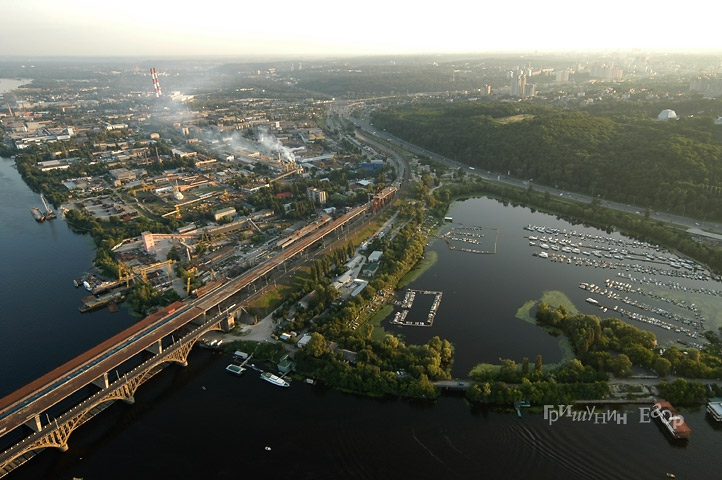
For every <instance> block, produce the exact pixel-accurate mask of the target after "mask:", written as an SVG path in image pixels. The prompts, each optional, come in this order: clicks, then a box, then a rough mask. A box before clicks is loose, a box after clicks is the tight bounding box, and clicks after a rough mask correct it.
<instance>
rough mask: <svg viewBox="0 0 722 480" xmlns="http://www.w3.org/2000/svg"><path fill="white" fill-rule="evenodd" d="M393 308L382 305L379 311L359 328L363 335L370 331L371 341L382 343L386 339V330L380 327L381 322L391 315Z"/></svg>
mask: <svg viewBox="0 0 722 480" xmlns="http://www.w3.org/2000/svg"><path fill="white" fill-rule="evenodd" d="M393 311H394V307H393V306H392V305H384V306H383V307H381V308H380V309H379V311H378V312H376V313H374V314H373V315H372V316H371V318H369V319H368V320H367V321H366V322H364V323H363V324H361V325H360V326H359V329H362V332H363V333H366V334H367V333H368V331H369V329H373V330H371V339H372V340H374V341H377V342H381V341H383V339H384V338H385V337H386V330H384V328H383V327H382V326H381V322H383V321H384V319H386V317H388V316H389V315H391V313H393Z"/></svg>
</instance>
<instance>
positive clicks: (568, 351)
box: [516, 290, 579, 367]
mask: <svg viewBox="0 0 722 480" xmlns="http://www.w3.org/2000/svg"><path fill="white" fill-rule="evenodd" d="M539 302H546V303H547V304H548V305H549V306H550V307H552V308H556V307H558V306H559V305H564V307H565V308H566V309H567V311H568V312H569V313H570V314H572V315H576V314H578V313H579V310H577V307H575V306H574V303H572V301H571V300H569V297H567V296H566V295H565V294H564V292H560V291H558V290H549V291H546V292H544V293H543V294H542V296H541V298H540V299H539V300H529V301H527V302H526V303H524V305H522V306H521V307H519V309H518V310H517V311H516V318H518V319H520V320H524V321H525V322H527V323H531V324H532V325H536V324H537V323H536V319H535V318H534V316H533V315H532V311H533V310H534V307H536V306H537V304H538V303H539ZM550 331H551V330H550ZM555 333H556V332H555ZM559 350H561V352H562V359H561V361H560V362H559V363H560V364H561V363H565V362H568V361H569V360H571V359H572V358H574V351H573V350H572V346H571V344H570V343H569V340H567V338H566V337H565V336H563V335H560V337H559ZM557 365H559V364H548V366H549V367H554V366H557Z"/></svg>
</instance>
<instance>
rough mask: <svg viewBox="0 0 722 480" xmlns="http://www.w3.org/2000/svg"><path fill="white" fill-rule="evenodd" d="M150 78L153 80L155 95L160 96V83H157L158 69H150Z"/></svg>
mask: <svg viewBox="0 0 722 480" xmlns="http://www.w3.org/2000/svg"><path fill="white" fill-rule="evenodd" d="M150 78H151V79H152V80H153V88H155V96H156V97H160V96H161V93H162V92H161V91H160V83H158V71H157V70H156V69H155V68H151V69H150Z"/></svg>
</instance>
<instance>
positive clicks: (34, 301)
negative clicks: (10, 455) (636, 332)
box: [0, 159, 722, 480]
mask: <svg viewBox="0 0 722 480" xmlns="http://www.w3.org/2000/svg"><path fill="white" fill-rule="evenodd" d="M39 204H40V199H39V196H38V195H37V194H35V193H33V192H31V191H30V190H29V189H28V188H27V187H26V186H25V185H24V184H23V183H22V181H21V179H20V178H19V175H18V174H17V171H16V170H15V169H14V168H13V166H12V162H11V161H10V160H7V159H2V160H0V247H2V252H3V258H4V260H3V267H4V268H3V272H2V274H0V282H2V283H1V284H0V295H2V296H1V297H0V300H1V301H2V305H3V312H2V316H0V332H2V347H3V348H2V349H0V380H1V382H0V387H1V388H2V392H1V393H0V394H2V395H4V394H7V393H8V392H10V391H12V390H13V389H15V388H17V387H18V386H21V385H23V384H25V383H27V382H29V381H31V380H33V379H34V378H36V377H37V376H39V375H40V374H42V373H45V372H46V371H48V370H51V369H52V368H53V367H55V366H57V365H58V364H59V363H61V362H63V361H66V360H68V359H70V358H72V357H73V356H74V355H77V354H79V353H81V352H82V351H84V350H86V349H87V348H89V347H90V346H92V345H95V344H97V343H98V342H100V341H102V340H104V339H106V338H108V337H110V336H111V335H112V334H114V333H116V332H118V331H120V330H122V329H124V328H126V327H127V326H129V325H130V324H132V323H133V321H134V319H133V318H132V317H131V316H130V315H128V313H127V312H126V311H125V310H123V309H121V311H120V312H118V313H109V312H108V311H107V310H101V311H99V312H93V313H90V314H80V313H79V312H78V310H77V305H78V303H79V300H80V298H81V297H82V296H83V295H84V292H82V291H80V290H76V289H75V288H74V287H73V285H72V278H74V277H77V276H78V275H79V273H82V272H83V271H86V270H89V269H90V268H91V263H92V257H93V244H92V242H91V241H90V239H89V238H88V237H86V236H82V235H76V234H73V233H72V232H70V231H69V229H68V227H67V225H66V224H65V223H64V222H63V221H62V220H59V219H58V220H55V221H54V222H51V223H47V222H46V223H43V224H38V223H36V222H35V221H34V220H33V218H32V216H31V215H30V211H29V209H30V207H32V206H36V205H39ZM449 214H450V215H451V216H453V217H454V222H455V223H456V222H459V223H464V224H467V225H475V226H479V227H482V228H483V229H484V230H482V232H483V234H484V235H485V236H484V237H483V238H484V241H486V240H487V239H488V238H489V237H490V236H491V235H492V233H491V232H492V231H493V232H494V237H495V238H496V230H498V240H497V253H496V254H495V255H476V254H471V253H463V252H460V251H451V250H449V249H447V247H446V244H445V243H444V242H442V241H440V240H437V241H434V242H432V243H431V245H430V246H429V248H431V249H434V250H436V251H437V252H438V255H439V261H438V262H437V263H436V264H435V265H434V266H433V267H432V268H431V269H429V271H428V272H426V273H425V274H424V275H423V276H422V277H421V278H419V279H418V280H417V281H416V282H415V283H414V284H413V285H411V287H412V288H418V289H428V290H436V291H443V298H442V302H441V305H440V307H439V309H438V314H437V316H436V318H435V320H434V325H433V326H432V327H430V328H422V327H398V326H387V327H386V328H388V329H389V330H391V331H395V332H398V333H401V334H402V335H403V336H404V338H405V339H406V341H407V342H423V341H426V340H427V339H428V338H430V337H431V336H433V335H439V336H442V337H444V338H448V339H449V340H451V341H452V342H453V343H454V345H455V348H456V363H455V365H454V374H455V376H459V377H463V376H464V375H466V374H467V373H468V370H469V369H470V367H471V366H473V365H474V364H475V363H476V362H478V361H483V360H487V361H495V360H497V359H498V357H508V358H514V359H516V360H517V361H520V360H521V357H523V356H528V357H529V358H532V359H533V358H534V357H535V356H536V355H537V354H539V353H541V354H542V355H543V357H544V360H545V362H546V363H548V362H553V361H555V360H558V359H559V358H560V355H561V354H560V351H559V348H558V339H556V338H554V337H551V336H549V335H547V334H546V333H544V332H543V331H541V330H540V329H538V328H536V327H535V326H533V325H531V324H527V323H525V322H523V321H521V320H518V319H516V318H515V317H514V314H515V312H516V309H517V308H518V307H519V306H520V305H521V304H523V303H524V302H525V301H527V300H530V299H536V298H538V297H539V295H540V294H541V293H542V292H543V291H544V290H547V289H560V290H564V291H565V292H567V293H568V294H569V296H570V298H572V300H574V301H575V303H576V304H577V306H578V307H580V309H583V310H588V311H589V313H595V310H594V309H593V307H592V306H591V305H588V304H585V303H584V298H586V297H587V296H588V293H587V292H584V291H582V290H580V289H578V287H577V283H578V282H579V281H595V282H598V281H599V280H598V279H597V278H598V277H600V278H601V277H603V276H605V275H607V276H608V275H609V274H610V272H606V271H601V270H599V269H594V268H584V267H575V266H572V265H561V264H552V263H551V262H549V261H547V260H542V259H540V258H537V257H533V256H532V255H531V252H532V250H531V249H530V247H529V246H528V239H526V238H524V235H525V234H527V233H528V232H525V231H523V230H522V227H523V226H524V225H526V224H528V223H532V224H537V225H542V224H543V225H547V226H551V227H555V226H557V227H560V228H568V229H577V230H579V229H580V227H579V226H572V225H569V224H567V223H566V222H563V221H561V220H557V219H555V218H554V217H551V216H548V215H543V214H539V213H532V212H530V211H529V210H528V209H525V208H521V207H509V206H503V205H502V204H500V203H498V202H495V201H493V200H488V199H473V200H467V201H463V202H457V203H456V204H454V205H453V207H452V209H451V211H450V213H449ZM447 228H451V227H447ZM485 247H486V245H485ZM602 280H603V279H602ZM412 311H413V310H412ZM414 314H418V312H415V311H414ZM189 362H190V363H189V366H187V367H185V368H182V367H177V366H171V367H169V368H166V369H165V370H164V371H163V372H162V373H161V374H160V375H159V376H157V377H156V378H154V379H153V380H152V381H150V382H148V383H147V384H145V385H143V386H142V387H141V388H140V389H139V391H138V392H137V394H136V402H135V404H134V405H126V404H123V403H118V404H115V405H113V406H112V407H111V408H109V409H108V410H106V411H105V412H104V413H103V414H102V415H101V416H100V417H98V418H95V419H93V420H92V421H91V422H89V423H88V424H86V425H85V426H83V427H82V428H80V429H79V430H78V431H76V432H74V433H73V435H72V436H71V438H70V449H69V450H68V451H67V452H64V453H62V452H58V451H51V450H48V451H45V452H43V453H42V454H41V455H40V456H39V457H37V458H35V459H33V460H32V461H30V462H29V463H27V464H26V465H24V466H22V467H21V468H20V469H18V470H17V471H15V472H13V473H12V474H11V475H10V476H9V477H8V478H11V479H38V478H43V479H68V480H69V479H71V478H73V477H82V478H86V479H94V478H103V479H125V478H129V477H131V478H137V479H151V478H183V479H185V478H216V479H225V478H229V479H230V478H240V477H241V476H245V475H249V474H252V475H254V476H258V475H261V476H263V477H264V478H287V477H289V476H291V477H294V478H301V479H337V478H341V477H343V478H350V479H385V478H389V479H391V478H393V479H398V478H418V479H427V478H428V479H432V478H433V479H439V478H459V479H466V478H509V479H515V478H532V479H558V478H565V479H577V478H579V479H607V478H609V479H620V478H634V479H659V478H665V473H666V472H674V473H676V474H677V478H696V479H713V478H715V479H716V478H719V471H720V466H722V461H720V459H719V445H720V442H722V430H720V429H719V428H718V427H717V426H716V425H714V424H712V423H711V422H710V421H709V420H708V418H707V417H706V416H705V414H704V411H703V410H700V411H695V412H688V411H685V412H684V414H685V419H686V421H687V423H688V424H689V425H690V427H691V428H692V430H693V435H692V439H691V440H690V441H689V442H687V443H686V444H682V445H678V444H675V443H672V442H670V441H669V440H668V437H667V436H665V435H664V433H663V432H662V431H661V430H660V428H659V427H658V426H657V425H656V424H654V423H640V421H639V420H640V414H639V411H638V410H637V409H636V408H632V407H629V408H627V415H628V416H627V423H626V424H616V423H608V424H604V425H602V424H593V423H592V422H573V421H571V419H560V420H559V421H557V422H555V423H553V424H549V422H548V421H547V420H545V419H544V418H543V416H542V415H541V414H525V415H524V416H523V418H517V416H516V415H515V414H510V413H500V412H494V411H490V410H486V409H482V408H478V407H470V406H469V405H468V404H467V403H466V402H465V401H464V399H463V398H462V397H460V396H443V397H442V398H440V399H439V400H438V401H437V402H435V403H434V404H427V403H420V402H407V401H402V400H371V399H367V398H360V397H356V396H353V395H347V394H342V393H339V392H335V391H329V390H326V389H324V388H322V387H319V386H310V385H306V384H301V383H299V382H296V383H294V384H293V385H292V386H291V387H290V388H288V389H280V388H277V387H274V386H272V385H270V384H268V383H266V382H263V381H260V380H259V379H258V378H257V377H256V375H249V374H248V373H247V374H246V375H245V376H244V377H240V378H238V377H233V376H231V375H228V374H226V372H225V371H224V367H225V365H226V364H227V363H228V362H229V359H228V358H226V357H225V356H224V355H221V354H213V353H210V352H208V351H200V350H199V351H194V352H192V353H191V356H190V359H189ZM249 373H250V372H249ZM266 446H269V447H271V450H270V451H269V450H266V448H265V447H266Z"/></svg>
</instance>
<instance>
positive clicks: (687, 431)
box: [652, 401, 692, 440]
mask: <svg viewBox="0 0 722 480" xmlns="http://www.w3.org/2000/svg"><path fill="white" fill-rule="evenodd" d="M654 410H656V412H657V414H656V415H655V414H654ZM652 416H656V417H657V418H658V419H659V421H660V422H661V423H662V425H663V426H664V427H665V428H666V430H667V431H668V432H669V433H670V435H672V437H674V438H676V439H680V440H686V439H688V438H689V437H690V436H691V435H692V429H691V428H689V426H688V425H687V424H686V423H685V421H684V417H682V415H680V414H679V413H677V410H675V409H674V407H673V406H672V404H671V403H669V402H666V401H659V402H655V404H654V407H653V412H652Z"/></svg>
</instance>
